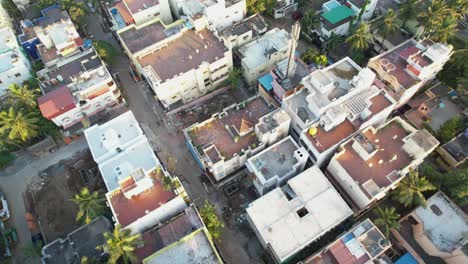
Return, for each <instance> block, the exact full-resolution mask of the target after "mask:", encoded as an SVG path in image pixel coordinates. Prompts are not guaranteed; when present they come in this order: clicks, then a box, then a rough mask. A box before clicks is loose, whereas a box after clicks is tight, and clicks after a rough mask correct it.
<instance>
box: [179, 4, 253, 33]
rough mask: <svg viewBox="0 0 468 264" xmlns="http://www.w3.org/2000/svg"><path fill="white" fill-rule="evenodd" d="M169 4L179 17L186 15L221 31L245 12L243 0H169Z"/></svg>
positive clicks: (237, 20) (242, 17) (197, 22)
mask: <svg viewBox="0 0 468 264" xmlns="http://www.w3.org/2000/svg"><path fill="white" fill-rule="evenodd" d="M171 6H172V7H173V10H174V11H173V12H174V13H176V14H178V15H179V17H184V16H186V17H188V18H189V20H191V21H194V24H202V25H205V26H207V27H208V28H210V30H212V31H222V30H224V29H225V28H227V27H229V26H231V25H233V24H235V23H237V22H240V21H242V20H243V19H244V18H245V16H246V14H247V6H246V1H245V0H171Z"/></svg>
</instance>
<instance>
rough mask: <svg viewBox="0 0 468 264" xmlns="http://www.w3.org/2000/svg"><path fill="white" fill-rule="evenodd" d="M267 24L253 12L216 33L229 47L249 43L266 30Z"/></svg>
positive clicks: (232, 47)
mask: <svg viewBox="0 0 468 264" xmlns="http://www.w3.org/2000/svg"><path fill="white" fill-rule="evenodd" d="M267 28H268V25H267V24H266V22H265V20H264V19H263V17H262V16H261V15H260V14H255V15H252V16H250V17H247V18H245V19H244V20H242V21H240V22H236V23H235V24H233V25H232V26H230V27H228V28H225V29H224V30H222V31H220V32H219V33H218V35H219V36H220V37H221V39H222V40H223V42H224V45H225V46H226V47H228V48H229V49H234V48H237V47H239V46H242V45H244V44H246V43H249V42H250V41H252V40H253V39H256V38H258V37H260V36H261V35H263V34H264V33H265V32H267Z"/></svg>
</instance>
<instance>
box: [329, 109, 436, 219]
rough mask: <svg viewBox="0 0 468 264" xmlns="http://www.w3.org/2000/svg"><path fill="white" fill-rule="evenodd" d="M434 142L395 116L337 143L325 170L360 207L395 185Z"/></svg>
mask: <svg viewBox="0 0 468 264" xmlns="http://www.w3.org/2000/svg"><path fill="white" fill-rule="evenodd" d="M438 145H439V141H437V139H435V138H434V137H433V136H432V135H431V134H429V132H427V131H426V130H416V129H414V128H413V127H412V126H410V125H409V124H408V123H407V122H406V121H403V120H402V119H400V118H399V117H395V118H393V119H392V120H389V121H388V122H387V123H385V124H383V125H382V126H380V127H373V126H371V127H369V128H367V129H364V130H363V131H362V132H360V133H358V134H357V135H355V136H354V137H353V138H351V139H349V140H347V141H346V142H344V143H343V144H341V146H340V148H339V150H338V152H337V153H336V154H335V156H334V157H333V158H332V159H331V161H330V164H329V165H328V167H327V171H328V172H329V173H330V174H331V175H332V176H333V178H334V179H335V181H336V182H337V183H338V184H339V186H341V188H342V189H343V190H344V191H345V192H346V193H347V195H348V197H350V198H351V201H350V202H351V203H352V204H353V205H354V207H355V208H356V209H357V210H358V211H360V210H363V209H366V208H367V207H369V206H370V205H371V204H373V203H375V202H376V201H378V200H380V199H382V198H383V197H385V196H386V195H387V194H388V193H389V191H390V190H392V189H395V188H396V187H397V184H398V183H399V182H400V181H401V180H402V179H403V178H404V177H405V176H406V174H407V173H408V172H409V170H411V169H416V168H417V166H418V165H419V164H421V163H422V162H423V160H424V158H426V157H427V155H429V154H430V153H431V152H432V151H433V150H434V149H435V148H436V147H437V146H438Z"/></svg>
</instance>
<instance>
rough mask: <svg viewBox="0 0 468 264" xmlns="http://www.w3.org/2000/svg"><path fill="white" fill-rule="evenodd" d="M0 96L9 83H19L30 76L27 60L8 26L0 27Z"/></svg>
mask: <svg viewBox="0 0 468 264" xmlns="http://www.w3.org/2000/svg"><path fill="white" fill-rule="evenodd" d="M0 61H1V63H0V97H2V96H3V95H5V93H6V91H7V89H8V86H10V85H11V84H14V83H16V84H19V85H21V84H22V83H23V82H24V81H27V80H28V79H29V78H31V77H32V75H31V72H30V69H31V65H30V63H29V60H28V59H27V58H26V56H25V55H24V54H23V52H22V51H21V49H20V47H19V45H18V42H17V41H16V36H15V34H14V33H13V30H12V29H11V28H10V27H4V28H2V29H0Z"/></svg>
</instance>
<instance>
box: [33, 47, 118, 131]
mask: <svg viewBox="0 0 468 264" xmlns="http://www.w3.org/2000/svg"><path fill="white" fill-rule="evenodd" d="M37 77H38V80H39V83H40V88H41V90H42V93H43V96H41V97H39V98H38V105H39V109H40V111H41V113H42V115H43V116H44V117H45V118H46V119H48V120H51V121H53V122H54V123H55V124H56V125H57V126H59V127H62V128H65V129H66V128H69V127H71V126H73V125H74V124H77V123H78V122H80V121H84V120H87V121H89V118H91V117H92V116H93V115H95V114H97V113H99V112H103V111H107V110H109V109H110V107H112V106H114V105H116V104H118V103H119V102H120V91H119V89H118V88H117V85H116V84H115V82H114V80H113V79H112V76H111V74H110V73H109V71H108V70H107V68H106V66H105V65H104V64H103V62H102V61H101V59H100V58H99V56H98V55H97V53H96V51H95V50H94V49H92V48H91V49H87V50H84V51H82V52H80V53H75V54H73V55H71V56H69V57H66V58H60V59H58V60H57V61H56V62H55V64H53V65H49V66H48V67H46V68H44V69H42V70H41V71H39V72H37ZM85 124H86V122H84V123H83V125H85Z"/></svg>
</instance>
